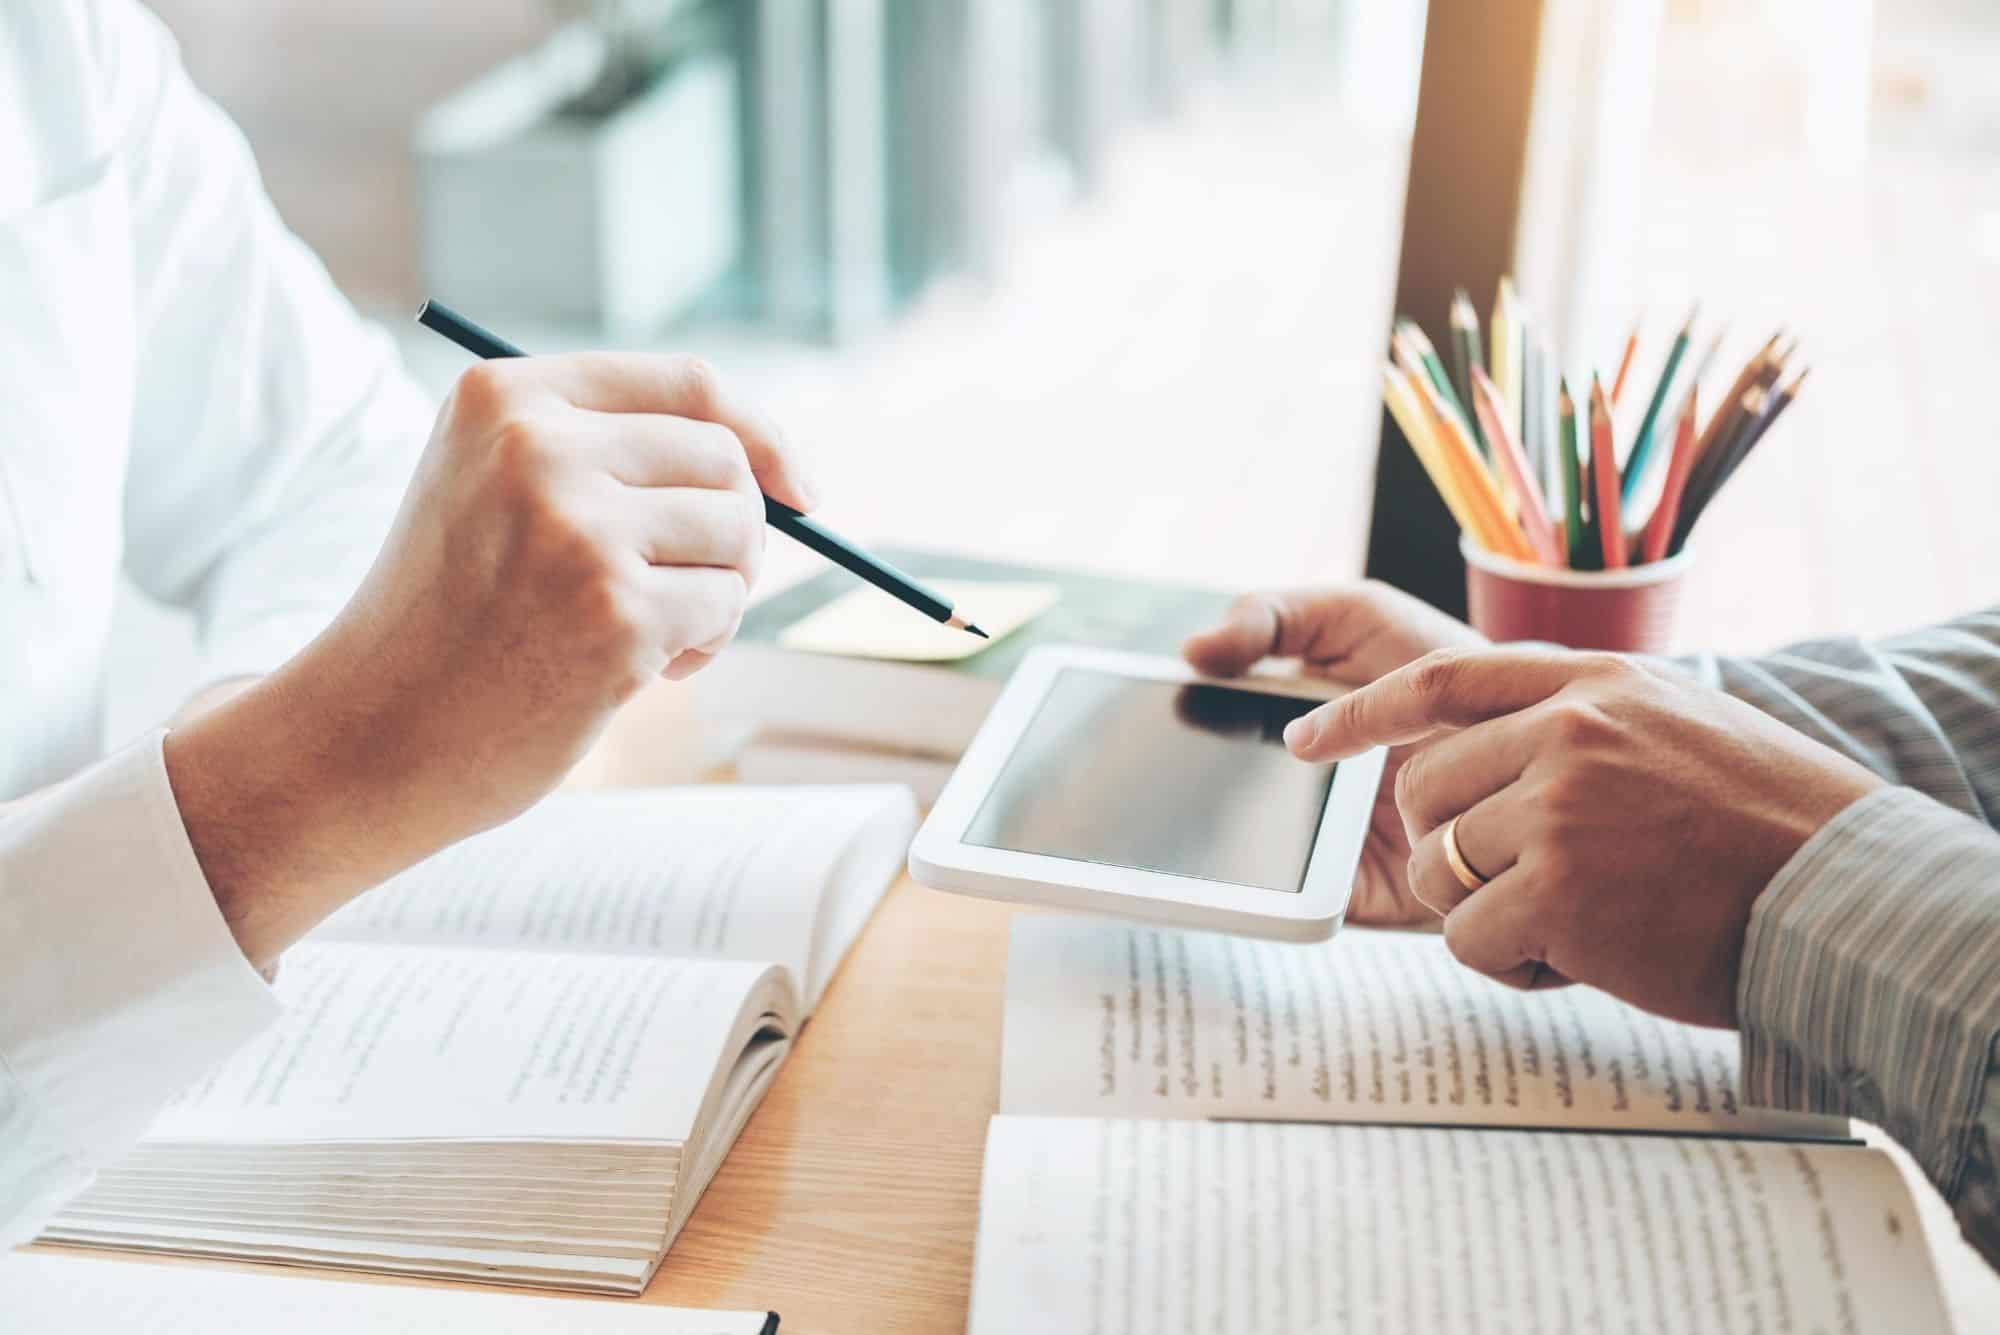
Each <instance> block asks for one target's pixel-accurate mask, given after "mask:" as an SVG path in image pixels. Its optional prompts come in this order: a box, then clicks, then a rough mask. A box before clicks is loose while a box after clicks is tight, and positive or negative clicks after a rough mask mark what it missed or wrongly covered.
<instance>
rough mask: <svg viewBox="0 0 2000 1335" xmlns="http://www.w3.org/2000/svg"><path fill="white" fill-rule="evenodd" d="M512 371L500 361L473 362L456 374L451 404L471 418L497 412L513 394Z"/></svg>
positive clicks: (505, 363)
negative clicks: (457, 375)
mask: <svg viewBox="0 0 2000 1335" xmlns="http://www.w3.org/2000/svg"><path fill="white" fill-rule="evenodd" d="M514 374H515V368H513V367H510V366H509V365H507V362H506V361H505V360H504V359H500V360H494V361H483V362H474V363H473V364H472V365H471V366H468V367H466V368H465V370H463V371H461V372H460V373H459V377H458V380H457V382H456V383H454V384H453V386H452V392H451V393H452V402H453V403H454V405H456V406H457V408H458V409H459V410H460V411H462V412H465V413H468V414H470V415H471V416H474V417H483V416H487V415H489V414H492V413H495V412H497V411H499V410H500V408H501V407H502V405H504V404H505V403H506V402H507V400H508V399H509V398H510V397H511V395H512V392H513V383H514Z"/></svg>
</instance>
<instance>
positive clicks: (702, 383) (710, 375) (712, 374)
mask: <svg viewBox="0 0 2000 1335" xmlns="http://www.w3.org/2000/svg"><path fill="white" fill-rule="evenodd" d="M675 360H676V362H677V363H678V364H677V365H676V366H675V368H674V376H675V379H676V381H677V382H678V383H679V385H680V395H681V401H682V404H683V408H684V411H686V412H688V413H690V414H692V415H694V416H696V417H706V416H708V415H709V414H710V413H712V412H714V411H715V408H716V405H717V404H718V403H720V402H721V401H722V376H721V373H720V372H718V371H717V370H716V369H715V363H713V362H711V361H709V360H708V359H707V358H706V357H693V356H683V357H679V358H676V359H675Z"/></svg>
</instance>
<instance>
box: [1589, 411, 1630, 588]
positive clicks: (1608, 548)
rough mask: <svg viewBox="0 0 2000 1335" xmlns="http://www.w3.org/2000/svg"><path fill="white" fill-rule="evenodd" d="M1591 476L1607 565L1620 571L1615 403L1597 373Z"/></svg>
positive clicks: (1621, 532)
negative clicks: (1613, 424) (1613, 427)
mask: <svg viewBox="0 0 2000 1335" xmlns="http://www.w3.org/2000/svg"><path fill="white" fill-rule="evenodd" d="M1590 477H1591V482H1592V484H1593V485H1594V486H1595V487H1596V489H1597V491H1596V495H1595V497H1594V498H1593V499H1594V501H1595V505H1594V509H1595V511H1596V514H1597V534H1598V542H1599V543H1600V544H1601V546H1602V550H1603V554H1604V568H1605V569H1606V570H1618V569H1621V568H1623V566H1624V565H1625V523H1624V519H1623V517H1622V515H1621V514H1620V512H1619V505H1618V456H1617V452H1616V451H1615V449H1614V448H1613V446H1612V440H1611V405H1610V404H1609V403H1607V402H1605V399H1604V386H1603V385H1602V384H1601V383H1600V382H1599V381H1598V379H1597V377H1596V376H1592V377H1591V379H1590Z"/></svg>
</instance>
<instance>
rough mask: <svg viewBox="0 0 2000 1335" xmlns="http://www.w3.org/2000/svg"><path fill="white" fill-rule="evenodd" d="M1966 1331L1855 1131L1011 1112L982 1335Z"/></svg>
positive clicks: (976, 1283)
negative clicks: (1659, 1132) (1501, 1126)
mask: <svg viewBox="0 0 2000 1335" xmlns="http://www.w3.org/2000/svg"><path fill="white" fill-rule="evenodd" d="M1192 1329H1199V1330H1202V1331H1204V1332H1214V1333H1215V1335H1239V1333H1240V1335H1252V1333H1253V1332H1264V1331H1349V1330H1367V1331H1383V1332H1390V1333H1392V1335H1394V1333H1399V1332H1412V1335H1414V1333H1415V1332H1424V1335H1434V1333H1435V1335H1457V1333H1459V1332H1468V1333H1469V1332H1483V1331H1511V1332H1521V1331H1534V1332H1544V1331H1548V1332H1559V1331H1576V1332H1585V1331H1600V1330H1620V1331H1704V1332H1706V1331H1744V1332H1751V1331H1757V1332H1763V1331H1783V1330H1790V1331H1874V1330H1894V1331H1897V1332H1899V1333H1900V1335H1946V1332H1948V1331H1949V1330H1950V1326H1949V1324H1948V1323H1947V1321H1946V1319H1945V1315H1944V1310H1943V1305H1942V1302H1941V1299H1940V1297H1939V1293H1938V1287H1937V1279H1936V1275H1935V1273H1934V1271H1933V1268H1932V1265H1931V1260H1930V1255H1929V1252H1928V1250H1927V1249H1926V1244H1925V1242H1924V1237H1923V1230H1922V1229H1921V1228H1920V1227H1919V1225H1918V1220H1917V1214H1916V1210H1915V1207H1914V1206H1913V1205H1912V1203H1911V1201H1910V1198H1909V1193H1908V1191H1907V1189H1906V1188H1905V1187H1904V1185H1903V1182H1902V1179H1901V1178H1900V1177H1899V1176H1898V1175H1897V1173H1896V1169H1895V1166H1894V1165H1893V1164H1892V1163H1890V1161H1889V1160H1888V1158H1887V1157H1886V1156H1884V1155H1882V1154H1879V1153H1877V1152H1875V1151H1873V1150H1867V1149H1859V1148H1854V1147H1849V1146H1836V1145H1810V1146H1807V1145H1795V1144H1777V1143H1772V1142H1758V1141H1722V1140H1715V1139H1698V1138H1692V1137H1679V1138H1675V1137H1658V1136H1607V1135H1584V1134H1569V1133H1552V1132H1542V1133H1535V1132H1521V1131H1475V1130H1468V1129H1462V1128H1461V1129H1455V1130H1431V1129H1418V1128H1411V1127H1360V1126H1300V1125H1285V1124H1275V1123H1254V1122H1224V1123H1218V1122H1147V1121H1115V1120H1094V1119H1059V1118H1035V1117H1007V1116H1001V1117H996V1118H994V1119H993V1122H992V1126H991V1129H990V1131H989V1133H988V1136H987V1142H986V1168H985V1178H984V1183H983V1185H982V1187H981V1193H980V1216H979V1241H978V1251H977V1258H976V1261H975V1263H974V1271H973V1281H972V1319H971V1324H970V1332H971V1335H1011V1332H1015V1331H1023V1330H1061V1331H1065V1332H1072V1333H1074V1335H1110V1333H1111V1332H1125V1331H1168V1330H1174V1331H1178V1330H1192Z"/></svg>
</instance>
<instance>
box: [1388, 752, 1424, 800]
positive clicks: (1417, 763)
mask: <svg viewBox="0 0 2000 1335" xmlns="http://www.w3.org/2000/svg"><path fill="white" fill-rule="evenodd" d="M1430 764H1431V762H1430V760H1429V759H1428V753H1427V752H1425V751H1417V752H1415V753H1414V754H1412V755H1411V756H1410V758H1409V759H1407V760H1405V761H1404V762H1403V767H1402V768H1401V769H1399V770H1397V771H1396V810H1398V811H1400V812H1402V813H1403V814H1404V815H1412V814H1415V813H1416V812H1417V811H1418V808H1419V807H1420V806H1421V804H1422V802H1423V794H1424V791H1425V787H1426V785H1427V784H1428V783H1429V775H1428V771H1429V768H1430Z"/></svg>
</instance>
